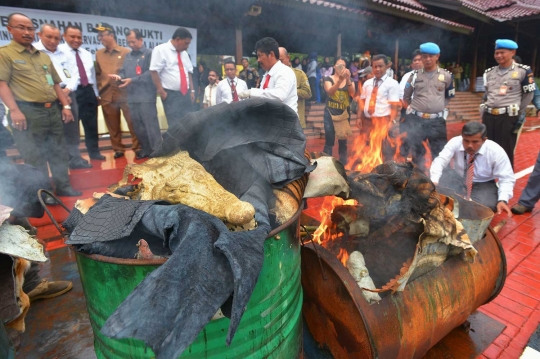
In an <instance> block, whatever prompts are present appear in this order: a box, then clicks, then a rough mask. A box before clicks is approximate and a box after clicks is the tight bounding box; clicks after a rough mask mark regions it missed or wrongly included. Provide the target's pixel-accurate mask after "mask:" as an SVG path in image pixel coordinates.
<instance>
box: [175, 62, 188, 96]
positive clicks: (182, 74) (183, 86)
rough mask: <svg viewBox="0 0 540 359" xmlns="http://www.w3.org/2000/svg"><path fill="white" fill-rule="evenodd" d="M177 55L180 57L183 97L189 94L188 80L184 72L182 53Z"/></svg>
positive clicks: (179, 67) (179, 65)
mask: <svg viewBox="0 0 540 359" xmlns="http://www.w3.org/2000/svg"><path fill="white" fill-rule="evenodd" d="M176 54H177V55H178V69H179V70H180V92H181V93H182V95H186V94H187V79H186V72H185V71H184V64H183V63H182V59H181V58H180V51H176Z"/></svg>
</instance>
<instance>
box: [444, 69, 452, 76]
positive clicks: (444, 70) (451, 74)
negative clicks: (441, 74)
mask: <svg viewBox="0 0 540 359" xmlns="http://www.w3.org/2000/svg"><path fill="white" fill-rule="evenodd" d="M441 70H444V71H446V72H448V73H449V74H450V75H452V73H451V72H450V71H448V70H447V69H441Z"/></svg>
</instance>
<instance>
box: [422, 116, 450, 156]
mask: <svg viewBox="0 0 540 359" xmlns="http://www.w3.org/2000/svg"><path fill="white" fill-rule="evenodd" d="M423 127H424V129H425V132H427V133H428V137H427V138H428V140H429V148H430V150H431V156H432V159H435V158H436V157H438V156H439V153H440V152H441V151H442V150H443V148H444V146H446V143H447V142H448V139H447V134H446V121H445V120H444V118H442V117H439V118H434V119H430V120H426V122H424V126H423Z"/></svg>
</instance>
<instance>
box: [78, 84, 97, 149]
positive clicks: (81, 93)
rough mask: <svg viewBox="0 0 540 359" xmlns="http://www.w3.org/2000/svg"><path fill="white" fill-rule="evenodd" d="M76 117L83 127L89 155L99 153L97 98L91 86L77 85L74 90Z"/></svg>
mask: <svg viewBox="0 0 540 359" xmlns="http://www.w3.org/2000/svg"><path fill="white" fill-rule="evenodd" d="M75 94H76V98H77V107H78V110H79V115H78V117H79V118H80V119H81V122H82V125H83V128H84V143H85V145H86V149H87V150H88V154H89V155H98V154H99V135H98V124H97V107H98V104H97V99H96V95H95V93H94V90H93V89H92V86H87V87H79V88H78V89H77V91H76V92H75Z"/></svg>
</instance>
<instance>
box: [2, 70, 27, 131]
mask: <svg viewBox="0 0 540 359" xmlns="http://www.w3.org/2000/svg"><path fill="white" fill-rule="evenodd" d="M0 98H1V99H2V101H3V102H4V104H5V105H6V106H7V108H8V109H9V116H10V117H11V126H12V127H13V128H14V129H16V130H19V131H22V130H26V117H25V116H24V114H23V113H22V112H21V110H20V109H19V106H17V102H15V98H14V97H13V93H12V92H11V89H10V88H9V86H8V84H7V82H6V81H4V80H0Z"/></svg>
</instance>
